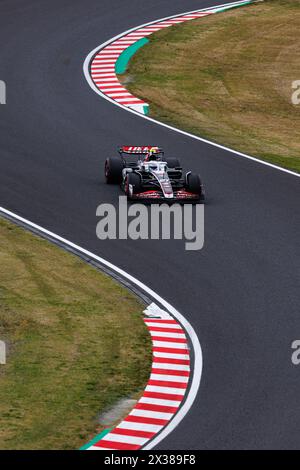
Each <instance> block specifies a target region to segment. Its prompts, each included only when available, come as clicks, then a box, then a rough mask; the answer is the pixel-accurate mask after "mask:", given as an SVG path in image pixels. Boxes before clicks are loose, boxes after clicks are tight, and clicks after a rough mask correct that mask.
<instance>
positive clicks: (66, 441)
mask: <svg viewBox="0 0 300 470" xmlns="http://www.w3.org/2000/svg"><path fill="white" fill-rule="evenodd" d="M142 310H143V305H142V304H141V303H140V302H139V301H138V300H137V299H136V298H135V297H134V296H133V295H132V294H131V293H129V292H128V291H127V290H125V289H124V288H122V287H121V286H119V285H118V284H116V283H115V282H114V281H113V280H112V279H111V278H109V277H108V276H106V275H103V274H102V273H99V272H98V271H97V270H96V269H94V268H91V267H89V266H88V265H86V264H85V263H84V262H82V261H81V260H79V259H78V258H76V257H75V256H72V255H70V254H67V253H65V252H64V251H62V250H60V249H59V248H57V247H54V246H52V245H51V244H50V243H48V242H46V241H44V240H42V239H39V238H37V237H35V236H34V235H32V234H29V233H27V232H25V231H24V230H23V229H21V228H18V227H16V226H14V225H12V224H11V223H8V222H6V221H4V220H2V219H0V339H1V340H4V341H5V342H6V343H7V345H8V357H7V364H6V365H1V366H0V383H1V387H0V448H1V449H76V448H79V447H80V446H81V445H83V444H85V443H86V442H87V441H89V440H90V439H91V438H92V437H94V436H95V435H96V434H97V433H99V432H100V431H101V430H102V427H101V425H100V424H99V422H98V416H99V414H100V413H101V412H103V411H104V410H105V409H107V408H108V407H110V406H112V405H113V404H114V403H115V402H116V401H117V400H119V399H121V398H123V397H138V396H139V394H140V392H141V391H142V390H143V389H144V385H145V383H146V381H147V379H148V377H149V374H150V367H151V341H150V336H149V335H148V333H147V329H146V327H145V325H144V322H143V321H142Z"/></svg>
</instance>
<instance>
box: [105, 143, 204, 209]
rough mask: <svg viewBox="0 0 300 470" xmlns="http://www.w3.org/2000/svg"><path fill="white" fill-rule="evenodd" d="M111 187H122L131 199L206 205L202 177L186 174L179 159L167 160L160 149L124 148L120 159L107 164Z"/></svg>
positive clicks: (117, 158) (112, 158) (107, 178)
mask: <svg viewBox="0 0 300 470" xmlns="http://www.w3.org/2000/svg"><path fill="white" fill-rule="evenodd" d="M105 178H106V182H107V183H108V184H114V183H116V184H120V185H121V188H122V189H123V190H124V192H125V194H126V195H127V197H128V199H130V200H148V201H149V200H150V201H152V200H153V201H158V200H159V201H165V202H185V201H190V202H193V201H195V202H200V201H201V202H203V201H204V197H205V196H204V189H203V185H202V183H201V179H200V177H199V175H197V174H193V173H191V172H190V171H189V172H187V173H185V174H184V173H183V171H182V167H181V165H180V162H179V160H178V159H177V158H164V152H163V150H162V149H161V148H159V147H150V146H144V147H129V146H125V147H121V148H120V149H119V156H116V157H111V158H107V159H106V161H105Z"/></svg>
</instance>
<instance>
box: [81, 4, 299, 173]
mask: <svg viewBox="0 0 300 470" xmlns="http://www.w3.org/2000/svg"><path fill="white" fill-rule="evenodd" d="M245 2H246V0H245ZM242 3H243V2H240V1H238V2H232V3H225V4H222V5H215V6H212V7H208V8H202V9H198V10H192V11H188V12H185V13H180V14H177V15H172V16H167V17H164V18H161V19H158V20H154V21H150V22H149V23H144V24H142V25H140V26H136V27H134V28H131V29H128V30H127V31H124V32H123V33H120V34H118V35H117V36H115V37H113V38H111V39H109V40H108V41H106V42H104V43H102V44H100V45H99V46H97V47H95V49H93V50H92V51H91V52H90V53H89V54H88V55H87V57H86V59H85V61H84V64H83V72H84V75H85V78H86V81H87V82H88V84H89V85H90V87H91V88H92V90H93V91H94V92H95V93H97V95H99V96H102V98H104V99H106V100H107V101H110V102H111V103H113V104H114V105H115V106H118V107H119V108H122V109H124V110H126V111H127V112H129V113H132V114H135V115H136V116H139V117H140V118H143V119H146V120H147V121H150V122H153V123H154V124H157V125H159V126H162V127H165V128H167V129H169V130H171V131H175V132H178V133H180V134H182V135H185V136H187V137H191V138H192V139H195V140H199V141H200V142H204V143H206V144H208V145H212V146H213V147H216V148H219V149H221V150H225V151H226V152H229V153H231V154H234V155H236V156H239V157H243V158H246V159H248V160H252V161H254V162H256V163H259V164H261V165H264V166H268V167H269V168H273V169H274V170H278V171H282V172H284V173H287V174H290V175H293V176H296V177H298V178H299V177H300V174H299V173H296V172H294V171H292V170H288V169H286V168H282V167H280V166H277V165H274V164H273V163H269V162H265V161H264V160H260V159H259V158H256V157H252V156H251V155H247V154H246V153H243V152H239V151H238V150H234V149H231V148H230V147H226V146H224V145H221V144H218V143H216V142H213V141H211V140H207V139H204V138H203V137H199V136H197V135H195V134H191V133H189V132H186V131H183V130H181V129H178V128H177V127H173V126H170V125H169V124H165V123H164V122H161V121H157V120H156V119H153V118H151V117H149V116H146V115H144V114H141V113H139V112H138V111H135V110H134V109H131V108H128V107H127V106H124V105H122V104H120V103H117V102H116V101H115V100H113V99H111V98H109V97H108V96H106V95H105V94H104V93H102V92H101V91H100V90H99V89H98V88H97V87H96V86H95V84H94V82H93V80H92V78H91V76H90V73H89V65H90V62H91V59H92V58H93V56H94V55H95V54H96V53H97V52H98V51H99V50H100V49H103V48H104V47H105V46H107V45H108V44H110V43H112V42H114V41H116V40H117V39H119V38H121V37H123V36H125V35H126V34H129V33H131V32H132V31H136V30H137V29H140V28H143V27H145V26H149V25H151V24H155V23H159V22H161V21H165V20H169V19H172V18H176V17H177V16H182V15H188V14H189V13H195V12H200V11H207V10H213V9H214V8H222V7H225V6H234V5H238V4H242Z"/></svg>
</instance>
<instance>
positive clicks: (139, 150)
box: [119, 145, 164, 156]
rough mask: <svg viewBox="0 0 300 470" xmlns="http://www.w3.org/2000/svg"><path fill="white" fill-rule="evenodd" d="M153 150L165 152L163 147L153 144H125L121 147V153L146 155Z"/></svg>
mask: <svg viewBox="0 0 300 470" xmlns="http://www.w3.org/2000/svg"><path fill="white" fill-rule="evenodd" d="M150 150H151V152H153V153H155V154H163V153H164V152H163V149H162V148H160V147H155V146H152V145H144V146H141V147H138V146H126V145H125V146H123V147H120V148H119V154H120V155H124V156H125V155H146V154H147V153H148V152H150Z"/></svg>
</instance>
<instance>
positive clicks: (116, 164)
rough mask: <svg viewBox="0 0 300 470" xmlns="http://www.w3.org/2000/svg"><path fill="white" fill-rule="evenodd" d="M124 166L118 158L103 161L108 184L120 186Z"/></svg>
mask: <svg viewBox="0 0 300 470" xmlns="http://www.w3.org/2000/svg"><path fill="white" fill-rule="evenodd" d="M123 168H124V165H123V162H122V160H121V159H120V158H118V157H110V158H107V159H106V161H105V167H104V173H105V179H106V182H107V183H108V184H120V183H121V182H122V171H123Z"/></svg>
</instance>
